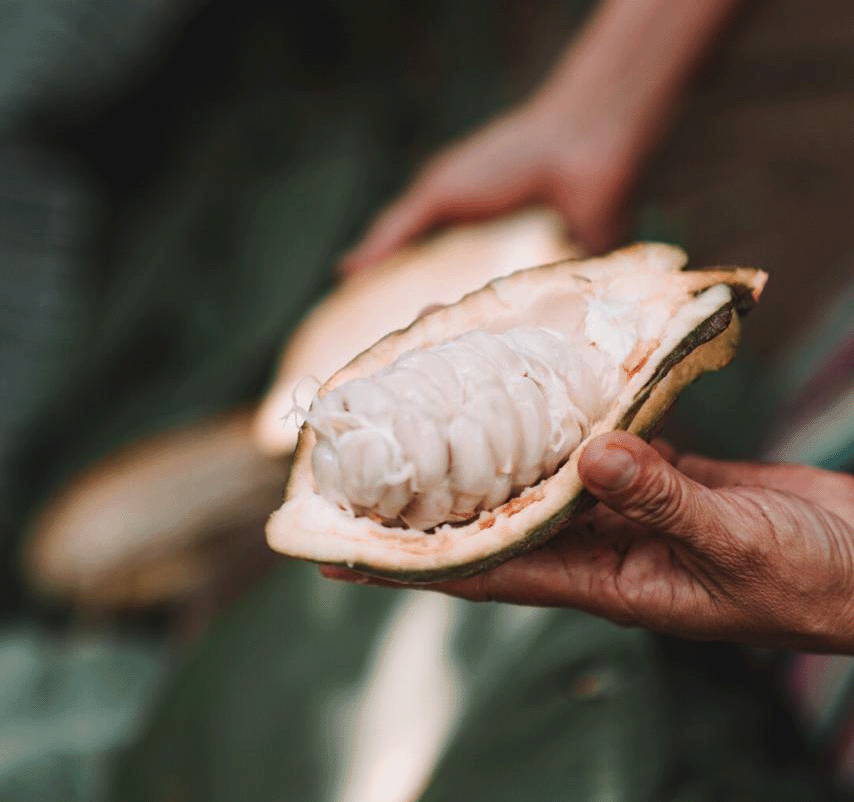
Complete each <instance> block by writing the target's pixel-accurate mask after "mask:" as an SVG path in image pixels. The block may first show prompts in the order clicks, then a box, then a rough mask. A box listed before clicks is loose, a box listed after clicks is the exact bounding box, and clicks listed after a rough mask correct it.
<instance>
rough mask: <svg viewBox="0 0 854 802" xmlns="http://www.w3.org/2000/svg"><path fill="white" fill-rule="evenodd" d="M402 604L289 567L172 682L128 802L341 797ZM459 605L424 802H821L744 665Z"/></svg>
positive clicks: (553, 620)
mask: <svg viewBox="0 0 854 802" xmlns="http://www.w3.org/2000/svg"><path fill="white" fill-rule="evenodd" d="M401 603H402V597H401V594H400V593H399V592H392V591H386V590H381V589H376V588H365V587H360V586H352V585H342V584H340V583H331V582H329V581H327V580H323V579H322V578H321V577H320V576H319V575H318V573H317V572H316V569H314V568H313V567H312V566H307V565H304V564H287V565H283V566H281V567H280V568H278V569H277V570H276V571H275V572H274V573H273V574H272V575H271V576H270V577H268V579H267V580H266V581H265V582H263V583H262V584H261V585H260V586H259V587H258V588H256V589H255V590H253V591H252V592H251V593H250V594H248V595H247V596H246V598H245V599H244V600H243V601H242V602H241V603H240V604H238V605H237V606H236V607H235V608H234V609H232V610H231V611H230V612H229V613H228V614H227V615H225V616H223V617H222V618H221V620H220V621H219V622H218V623H217V624H216V625H215V626H214V627H213V629H212V630H211V631H210V632H209V633H208V634H207V635H206V636H205V638H204V640H203V641H202V642H201V643H200V644H199V645H198V648H196V649H195V650H194V651H193V654H192V655H191V657H190V658H189V659H188V660H187V662H186V664H185V665H184V666H183V667H182V668H181V670H180V671H179V672H178V673H177V675H176V676H175V677H174V678H173V680H172V682H171V683H170V687H169V688H168V689H167V691H166V693H165V694H164V695H163V696H162V697H161V699H160V701H159V704H158V705H157V712H156V714H155V716H154V718H153V720H152V722H151V725H150V727H149V730H148V732H147V734H146V736H145V737H144V738H143V739H142V741H141V743H140V744H139V745H138V746H136V747H134V748H133V749H132V751H131V753H130V755H129V756H128V758H127V759H126V760H125V761H124V762H123V765H122V769H121V772H120V776H119V779H118V783H117V786H116V791H115V797H114V799H115V800H116V802H136V801H137V800H138V801H139V802H170V801H171V800H180V802H266V800H270V799H298V800H301V802H315V800H326V799H330V793H331V792H332V791H333V789H334V787H335V785H336V780H337V779H338V777H337V773H338V772H339V771H340V769H341V758H342V754H341V753H340V751H339V747H340V746H341V743H342V732H346V730H347V728H348V726H351V725H352V716H353V713H352V711H353V708H352V705H353V702H354V698H355V694H356V693H357V692H358V689H359V686H360V683H361V682H362V680H363V677H364V672H365V667H366V657H367V656H368V654H369V653H370V652H371V651H372V650H373V649H374V648H375V646H376V644H377V642H378V641H377V639H378V637H379V636H380V635H381V633H382V632H383V627H384V624H385V622H386V620H387V618H388V616H389V614H390V613H391V612H392V611H393V609H394V608H395V606H396V605H398V604H401ZM453 605H454V607H453V610H454V622H455V623H454V628H453V636H452V640H451V650H452V656H453V659H454V661H455V662H456V664H457V665H458V666H459V668H460V677H461V688H460V690H459V693H460V697H461V701H462V718H461V721H460V725H459V727H458V730H457V732H456V735H455V736H454V737H453V738H452V739H451V742H450V744H449V746H448V749H447V754H446V756H445V758H444V759H443V760H442V761H441V762H440V764H439V767H438V770H437V773H436V776H435V778H434V780H433V782H432V784H431V786H430V788H429V789H428V790H427V792H426V794H425V796H424V799H425V801H426V800H430V802H433V800H436V801H437V802H438V801H439V800H448V799H470V800H484V802H485V801H486V800H489V802H504V800H506V802H515V800H519V799H525V800H526V802H554V800H556V799H561V800H579V802H582V801H584V802H586V801H587V800H591V799H597V800H598V799H603V800H605V799H607V800H609V802H611V801H613V802H617V801H618V800H638V802H641V800H649V799H656V800H701V801H703V802H704V801H705V800H709V802H711V801H712V800H718V799H737V800H745V801H746V800H769V801H770V800H774V801H775V802H776V801H777V800H792V802H795V801H796V800H797V801H798V802H802V800H804V799H810V798H814V797H813V796H811V790H810V786H809V785H808V782H809V777H808V775H807V774H805V773H804V768H803V765H802V764H801V762H800V760H801V759H802V758H799V757H798V756H797V755H793V754H786V753H785V752H783V753H782V754H781V753H779V752H778V753H777V754H774V750H773V749H772V748H770V746H769V744H770V743H771V742H772V741H773V740H774V738H773V735H772V734H776V735H777V736H778V737H780V738H781V740H785V738H786V733H788V731H789V730H788V728H789V724H788V722H786V720H785V719H783V718H780V717H779V716H776V715H775V714H774V712H773V711H774V707H773V700H772V695H771V693H770V689H769V688H767V687H766V688H764V689H763V688H762V687H761V685H760V684H759V683H753V682H749V683H747V682H742V683H741V684H740V683H739V682H737V681H735V678H736V677H744V676H746V675H745V674H739V673H738V671H739V666H738V661H739V657H738V655H737V652H735V651H733V652H732V654H731V655H730V657H729V658H726V659H724V660H723V661H722V660H721V659H720V654H719V653H718V654H717V657H716V658H715V660H710V654H711V650H713V649H714V647H711V646H696V647H694V646H687V647H682V646H679V645H676V646H670V647H663V646H662V644H661V643H660V642H659V641H657V640H656V639H654V638H653V637H652V636H650V635H649V634H648V633H644V632H642V631H640V630H630V629H623V628H620V627H617V626H615V625H613V624H610V623H608V622H604V621H601V620H598V619H595V618H592V617H590V616H587V615H584V614H582V613H574V612H572V611H567V610H560V611H554V610H528V609H524V608H516V607H512V606H506V605H484V604H472V603H468V602H462V601H454V602H453ZM674 648H675V649H676V653H675V654H674V653H671V652H670V651H669V650H672V649H674ZM680 649H681V650H682V651H681V653H680V651H679V650H680ZM677 665H678V666H679V669H678V670H675V669H674V666H677ZM742 669H743V666H742ZM728 672H730V673H728ZM722 679H723V680H726V681H722ZM722 767H725V771H723V770H722Z"/></svg>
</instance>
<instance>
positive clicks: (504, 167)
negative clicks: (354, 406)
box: [342, 104, 637, 273]
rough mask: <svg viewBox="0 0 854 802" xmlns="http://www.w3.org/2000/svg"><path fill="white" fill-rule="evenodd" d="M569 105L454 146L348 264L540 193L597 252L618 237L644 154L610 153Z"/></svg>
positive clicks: (360, 263) (520, 117)
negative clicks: (570, 117)
mask: <svg viewBox="0 0 854 802" xmlns="http://www.w3.org/2000/svg"><path fill="white" fill-rule="evenodd" d="M569 113H570V112H569V110H568V109H565V110H563V113H559V109H558V108H557V107H556V106H554V105H552V106H547V105H544V104H543V105H541V104H533V105H529V106H525V107H523V108H520V109H516V110H514V111H512V112H510V113H509V114H506V115H504V116H502V117H500V118H498V119H496V120H494V121H493V122H491V123H489V124H488V125H486V126H485V127H483V128H481V129H480V130H478V131H476V132H475V133H474V134H472V135H471V136H469V137H467V138H466V139H464V140H462V141H460V142H458V143H456V144H453V145H451V146H450V147H448V148H447V149H446V150H444V151H443V152H441V153H440V154H439V155H438V156H436V157H434V158H433V159H431V160H430V161H429V162H428V163H427V164H426V165H425V166H424V167H423V169H422V170H421V171H420V172H419V173H418V175H417V176H416V177H415V179H414V181H413V182H412V184H411V185H410V186H409V188H408V189H407V190H406V191H405V192H404V194H403V195H402V196H401V197H400V198H398V199H397V200H396V201H395V202H394V203H392V204H391V206H389V207H388V208H387V209H386V210H385V211H384V212H383V213H382V214H380V216H379V217H378V218H377V219H376V221H375V222H374V223H373V225H372V226H371V227H370V228H369V230H368V231H367V233H366V234H365V235H364V237H363V239H362V240H361V242H360V243H358V244H357V245H356V247H355V248H354V249H353V250H352V251H351V252H350V253H349V254H348V255H347V256H345V257H344V259H343V260H342V269H343V270H344V271H345V272H347V273H352V272H356V271H359V270H362V269H363V268H367V267H370V266H371V265H373V264H375V263H377V262H379V261H381V260H382V259H383V258H385V257H387V256H389V255H391V254H392V253H394V252H395V251H396V250H398V249H399V248H400V247H401V246H403V245H405V244H406V243H407V242H409V241H410V240H413V239H415V238H417V237H418V236H419V235H421V234H423V233H425V232H426V231H428V230H430V229H432V228H434V227H436V226H438V225H441V224H446V223H451V222H456V221H462V220H473V219H478V218H485V217H490V216H493V215H497V214H500V213H502V212H506V211H510V210H512V209H514V208H517V207H520V206H523V205H525V204H527V203H535V202H539V203H545V204H547V205H549V206H551V207H553V208H555V209H556V210H557V211H558V212H559V213H560V214H561V216H562V217H563V219H564V220H565V222H566V225H567V228H568V229H569V231H570V232H571V234H572V236H573V239H574V240H576V241H578V242H580V243H581V244H583V245H585V246H586V247H587V248H589V249H591V250H592V251H601V250H605V249H607V248H608V247H610V246H611V245H613V244H615V242H616V241H617V239H618V237H619V231H620V228H621V212H622V209H623V203H624V201H625V198H626V195H627V193H628V191H629V189H630V187H631V184H632V180H633V178H634V175H635V172H636V167H637V163H636V160H635V159H634V157H633V154H632V153H631V152H630V151H629V150H628V147H627V148H626V150H625V152H621V153H610V154H609V153H606V151H605V148H604V147H603V145H604V142H602V141H600V142H598V143H597V142H596V141H595V139H594V140H593V141H591V136H590V135H589V134H588V132H587V131H586V130H584V128H583V127H582V125H581V124H579V121H574V122H573V121H572V120H568V119H565V117H564V114H569ZM590 116H591V114H590V112H586V113H585V119H587V118H589V117H590ZM604 124H605V123H604V120H603V126H604ZM591 133H592V132H591Z"/></svg>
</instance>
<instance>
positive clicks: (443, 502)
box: [307, 327, 622, 530]
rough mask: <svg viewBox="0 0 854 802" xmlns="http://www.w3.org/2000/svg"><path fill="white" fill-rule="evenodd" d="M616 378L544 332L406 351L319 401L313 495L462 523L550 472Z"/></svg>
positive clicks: (520, 331)
mask: <svg viewBox="0 0 854 802" xmlns="http://www.w3.org/2000/svg"><path fill="white" fill-rule="evenodd" d="M621 376H622V373H621V371H620V370H619V369H618V368H617V366H616V363H615V362H614V359H613V357H612V356H611V355H609V354H607V353H604V352H603V351H601V350H599V349H598V348H596V347H595V346H594V345H593V344H591V343H589V342H583V343H578V342H570V341H569V340H567V338H566V337H564V336H563V335H562V334H560V333H558V332H554V331H550V330H548V329H544V328H535V327H522V328H514V329H510V330H508V331H505V332H503V333H500V334H490V333H487V332H485V331H481V330H474V331H469V332H467V333H465V334H463V335H462V336H460V337H457V338H456V339H454V340H451V341H449V342H447V343H444V344H442V345H439V346H435V347H433V348H427V349H424V350H417V351H409V352H407V353H405V354H403V355H401V356H400V357H399V358H398V359H397V360H396V361H395V362H393V363H392V364H391V365H389V366H388V367H386V368H385V369H383V370H382V371H380V372H379V373H377V374H375V375H373V376H371V377H370V378H365V379H354V380H352V381H349V382H346V383H344V384H342V385H341V386H340V387H337V388H336V389H334V390H331V391H330V392H328V393H327V394H326V395H324V396H323V397H321V398H316V399H315V401H314V403H313V404H312V406H311V409H310V410H309V412H308V415H307V421H308V423H309V425H310V426H311V427H312V429H313V430H314V432H315V435H316V444H315V446H314V450H313V454H312V468H313V471H314V477H315V482H316V486H317V489H318V491H319V492H320V494H321V495H322V496H323V497H324V498H326V499H327V500H328V501H330V502H331V503H333V504H336V505H337V506H339V507H340V508H342V509H346V510H350V511H352V512H353V513H354V514H355V515H369V516H371V517H372V518H374V519H375V520H380V521H382V522H383V523H387V524H392V525H394V524H400V523H403V524H404V525H406V526H407V527H409V528H412V529H419V530H429V529H431V528H433V527H436V526H437V525H439V524H443V523H447V522H457V521H466V520H469V519H471V518H472V517H474V516H475V515H477V514H478V513H479V512H481V511H483V510H492V509H495V508H496V507H498V506H500V505H501V504H503V503H504V502H505V501H507V499H509V498H511V497H513V496H516V495H518V494H519V493H521V492H522V491H523V490H524V489H525V488H528V487H531V486H532V485H535V484H536V483H537V482H539V481H540V480H542V479H543V478H546V477H549V476H551V475H552V474H554V473H555V471H557V469H558V468H559V467H560V466H561V465H562V464H563V462H565V461H566V459H567V457H568V456H569V455H570V454H571V453H572V452H573V451H574V450H575V449H576V448H577V447H578V445H579V444H580V443H581V441H582V440H583V439H584V438H585V437H586V436H587V434H588V433H589V431H590V428H591V426H592V425H593V424H594V423H595V422H596V421H597V420H598V419H599V418H600V417H601V416H602V415H603V414H604V412H605V410H606V408H607V407H608V405H609V404H610V402H611V401H612V400H613V399H614V397H615V396H616V394H617V392H618V391H619V389H620V387H621Z"/></svg>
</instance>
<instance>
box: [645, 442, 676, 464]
mask: <svg viewBox="0 0 854 802" xmlns="http://www.w3.org/2000/svg"><path fill="white" fill-rule="evenodd" d="M650 445H651V446H652V447H653V448H654V449H655V450H656V451H657V452H658V453H659V454H661V457H662V459H666V460H667V461H668V462H669V463H670V464H671V465H675V464H676V461H677V459H678V458H679V453H678V452H677V451H676V449H675V448H673V446H672V445H670V443H668V442H667V440H662V439H661V438H660V437H656V438H655V440H653V441H652V442H651V443H650Z"/></svg>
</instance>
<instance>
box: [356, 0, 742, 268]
mask: <svg viewBox="0 0 854 802" xmlns="http://www.w3.org/2000/svg"><path fill="white" fill-rule="evenodd" d="M736 4H737V0H705V2H703V3H678V4H674V3H672V2H670V1H669V0H644V2H638V1H637V0H603V2H601V3H599V4H598V5H597V8H596V10H595V12H594V13H593V14H592V15H591V17H590V19H589V20H588V23H587V25H585V27H584V30H583V32H582V34H581V35H580V36H579V37H578V38H577V39H576V40H574V41H573V42H572V43H571V44H570V46H569V47H568V48H567V51H566V54H565V55H564V56H563V58H561V59H560V60H559V62H558V64H557V65H556V67H555V68H554V70H553V71H552V73H551V74H550V75H549V76H548V77H547V79H546V80H545V81H544V83H543V85H542V86H541V87H540V88H539V89H538V90H537V92H536V93H535V94H534V95H533V96H532V97H531V99H530V100H528V101H526V102H525V103H523V104H521V105H520V106H518V107H517V108H516V109H513V110H512V111H510V112H509V113H507V114H505V115H503V116H502V117H500V118H498V119H497V120H495V121H494V122H492V123H490V124H488V125H486V126H485V127H484V128H482V129H480V130H479V131H476V132H475V133H474V134H473V135H471V136H469V137H468V138H466V139H464V140H463V141H462V142H460V143H458V144H455V145H452V146H451V147H449V148H448V149H447V150H445V151H444V152H442V153H440V154H439V155H438V156H437V157H435V158H434V159H432V160H431V161H430V162H428V163H427V165H426V166H425V167H424V169H423V170H421V172H420V173H419V174H418V176H417V177H416V178H415V180H414V182H413V183H412V185H411V186H410V188H409V189H408V190H406V191H405V192H404V194H403V196H402V197H401V198H399V199H398V200H397V201H395V202H394V203H392V205H391V206H390V207H389V208H388V209H387V210H386V211H385V212H384V213H383V214H381V215H380V216H379V218H378V219H377V220H376V222H375V223H374V224H373V225H372V226H371V228H370V229H369V230H368V232H367V234H366V235H365V236H364V238H363V239H362V241H361V242H360V243H358V244H357V245H356V247H355V248H354V249H353V250H352V251H351V252H350V253H349V254H348V255H347V256H345V257H344V259H343V260H342V265H341V266H342V269H343V270H344V272H346V273H352V272H355V271H358V270H362V269H364V268H367V267H370V266H371V265H372V264H374V263H376V262H378V261H380V260H381V259H383V258H385V257H386V256H389V255H390V254H392V253H393V252H394V251H396V250H397V249H398V248H400V247H401V246H402V245H404V244H405V243H406V242H408V241H409V240H411V239H413V238H415V237H416V236H418V235H419V234H422V233H424V232H425V231H427V230H428V229H430V228H432V227H434V226H436V225H438V224H442V223H450V222H453V221H457V220H462V219H471V218H477V217H485V216H490V215H494V214H498V213H500V212H504V211H509V210H510V209H513V208H515V207H518V206H522V205H524V204H526V203H529V202H546V203H547V204H549V205H551V206H553V207H555V208H556V209H557V210H558V211H559V212H560V213H561V214H562V215H563V217H564V219H565V221H566V224H567V227H568V229H569V232H570V234H571V235H572V236H573V238H574V239H575V240H576V241H578V242H579V243H580V244H582V245H585V246H586V247H587V248H589V249H590V250H591V251H593V252H598V251H601V250H605V249H607V248H609V247H611V246H613V245H614V244H616V241H617V240H618V238H619V236H620V232H621V230H622V228H623V226H622V220H623V211H624V208H625V203H626V200H627V197H628V195H629V193H630V191H631V189H632V186H633V184H634V182H635V180H636V178H637V176H638V173H639V172H640V170H641V168H642V166H643V163H644V161H645V160H646V158H647V156H648V154H649V152H650V151H651V150H652V149H653V148H654V147H655V145H656V144H657V142H658V141H659V139H660V138H661V136H662V135H663V133H664V131H665V130H666V129H667V126H668V124H669V121H670V118H671V117H672V114H673V110H674V107H675V104H676V102H677V100H678V98H679V95H680V93H681V92H682V90H683V89H684V87H685V85H686V83H687V81H688V79H689V77H690V75H691V73H692V71H693V69H694V67H695V66H696V64H697V63H698V61H699V59H700V57H701V56H702V54H703V53H704V52H705V51H706V49H707V48H708V46H709V45H710V43H711V42H712V41H714V38H715V36H716V35H717V33H718V32H719V30H720V29H721V27H722V26H723V24H724V22H725V21H726V19H727V18H728V16H729V14H730V12H731V10H732V9H733V7H734V6H735V5H736Z"/></svg>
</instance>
